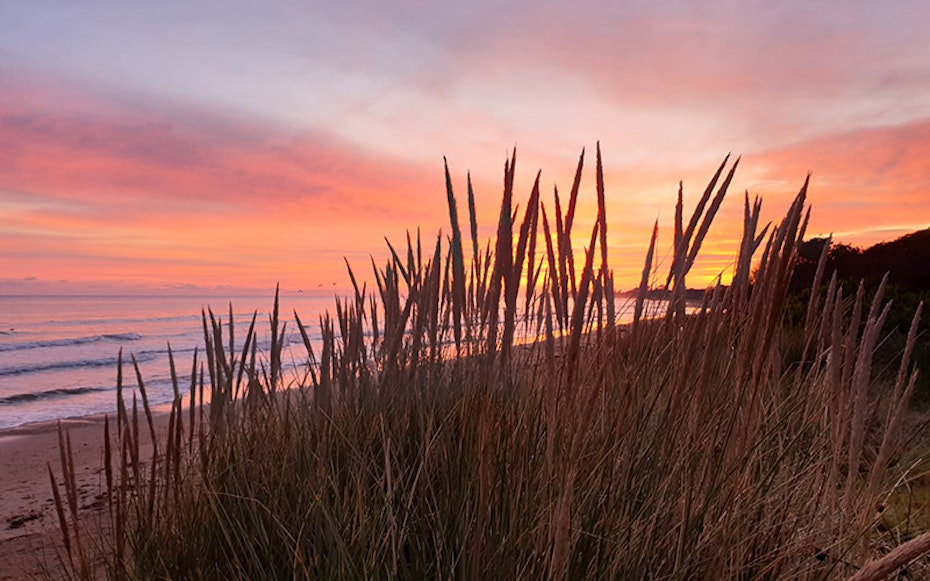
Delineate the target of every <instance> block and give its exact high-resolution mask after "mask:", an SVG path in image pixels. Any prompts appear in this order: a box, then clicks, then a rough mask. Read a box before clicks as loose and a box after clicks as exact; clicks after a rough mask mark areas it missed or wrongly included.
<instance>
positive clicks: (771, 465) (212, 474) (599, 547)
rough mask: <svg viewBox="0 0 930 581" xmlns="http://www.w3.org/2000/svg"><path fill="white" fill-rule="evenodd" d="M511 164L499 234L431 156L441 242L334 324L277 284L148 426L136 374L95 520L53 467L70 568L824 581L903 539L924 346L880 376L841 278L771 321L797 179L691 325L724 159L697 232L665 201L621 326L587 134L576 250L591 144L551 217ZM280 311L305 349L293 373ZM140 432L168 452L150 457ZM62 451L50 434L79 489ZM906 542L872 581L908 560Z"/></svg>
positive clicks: (386, 273)
mask: <svg viewBox="0 0 930 581" xmlns="http://www.w3.org/2000/svg"><path fill="white" fill-rule="evenodd" d="M515 164H516V154H514V156H513V157H512V158H511V159H509V160H508V161H507V162H506V164H505V170H504V192H503V198H502V203H501V208H500V218H499V223H498V228H497V235H496V237H495V238H494V240H492V241H490V242H488V243H486V244H483V243H482V241H480V240H478V236H477V231H478V229H477V224H476V222H475V214H476V213H475V203H474V195H473V192H472V188H471V183H470V181H469V183H468V191H467V200H468V216H469V222H468V228H467V229H465V230H463V228H462V227H461V225H460V220H459V209H458V205H457V204H458V199H457V197H456V196H455V194H454V193H453V187H452V180H451V177H450V175H449V171H448V168H447V169H446V184H447V190H448V192H447V193H448V204H449V217H450V224H451V228H450V233H449V234H448V235H446V236H443V235H440V236H438V237H437V238H436V240H435V241H426V242H425V243H424V241H423V240H422V239H421V236H420V235H419V233H418V234H417V235H416V236H415V237H409V236H408V239H407V241H406V245H405V247H400V249H399V250H397V249H395V247H394V246H390V251H391V259H390V260H389V261H388V262H387V263H386V264H384V265H378V264H375V263H374V262H372V276H373V278H374V281H375V282H374V284H375V287H374V288H372V289H369V288H367V286H365V285H361V286H359V285H358V284H357V283H356V281H357V280H358V279H357V278H356V276H355V273H354V272H353V270H352V268H351V267H349V273H350V275H351V278H352V282H353V284H354V285H355V291H354V296H352V297H350V298H348V299H347V300H337V301H336V304H335V311H334V315H330V314H326V315H324V316H322V317H321V318H320V320H319V322H318V324H319V328H320V330H321V332H322V348H314V344H313V343H312V342H311V340H310V332H309V331H308V326H307V325H308V324H309V322H305V321H303V320H301V318H300V314H299V313H296V312H295V313H294V316H293V320H292V321H284V317H282V315H281V313H279V309H278V304H277V297H276V298H275V307H274V309H273V314H272V316H271V317H270V319H269V321H268V325H267V329H266V330H265V331H260V329H259V327H260V325H257V324H256V321H255V319H254V318H253V321H252V324H251V325H250V326H249V328H248V329H246V330H245V333H244V334H243V333H242V332H241V330H236V329H234V327H233V324H232V313H231V312H230V315H229V318H228V320H226V319H224V318H223V317H222V316H217V315H216V314H214V313H213V312H209V311H208V312H206V313H204V318H203V320H204V339H205V344H204V349H203V351H202V352H200V353H199V354H195V355H194V359H193V361H192V363H191V377H192V379H191V383H190V385H189V391H188V393H189V394H190V395H189V396H187V397H182V395H181V393H182V390H181V389H180V386H178V381H177V379H176V378H177V374H176V373H175V369H174V365H175V363H174V360H173V358H172V361H171V366H172V375H173V377H175V401H174V403H173V406H172V409H171V416H170V420H169V429H168V432H167V435H166V437H164V438H163V439H160V440H159V439H158V437H157V434H156V432H155V429H154V428H153V427H152V418H151V412H150V409H149V405H148V402H147V400H146V397H145V391H144V382H143V378H142V377H141V376H138V373H137V378H136V381H137V382H138V385H139V387H140V391H141V395H142V401H141V406H142V410H141V412H140V410H139V405H138V404H137V402H136V401H135V400H134V401H133V402H132V403H131V405H130V404H127V402H125V401H124V400H123V396H122V391H120V396H119V402H118V406H119V410H118V413H117V416H116V418H115V421H113V422H109V421H108V422H107V425H106V434H105V438H106V454H105V455H106V457H105V468H106V470H105V474H106V492H107V495H108V496H107V498H108V500H109V502H108V511H107V513H106V515H105V518H104V520H105V522H104V523H102V525H101V526H99V527H97V528H96V529H94V530H95V532H96V534H94V535H91V534H90V533H89V532H88V531H87V530H82V528H83V525H82V524H81V522H80V521H79V519H77V518H76V511H73V512H71V513H69V510H68V507H69V506H72V505H73V498H74V497H73V494H75V493H74V491H73V490H72V489H71V487H68V486H64V487H63V490H64V494H63V496H62V497H61V498H59V497H58V496H57V495H58V487H57V486H54V485H55V482H56V479H55V477H54V475H53V474H51V473H50V476H51V478H52V482H53V488H54V490H55V491H56V501H57V502H58V506H59V516H60V521H61V528H62V532H63V536H64V541H65V550H64V552H63V554H62V564H63V568H64V570H65V571H66V573H67V574H69V575H71V576H73V577H75V578H88V577H92V576H94V575H98V576H99V575H106V576H108V577H112V578H248V579H284V578H293V577H299V578H304V577H312V578H365V579H368V578H407V579H418V578H478V579H487V578H491V579H493V578H527V579H537V578H582V577H589V578H613V579H620V578H653V579H660V578H672V579H693V578H719V579H722V578H739V579H750V578H833V577H845V576H848V575H851V574H853V573H855V572H856V571H857V570H858V569H859V568H860V567H861V566H862V565H864V564H865V563H867V562H868V561H870V560H876V559H880V558H882V557H883V555H884V554H885V553H886V552H887V549H888V548H890V545H891V544H892V543H893V542H894V539H900V538H901V537H900V534H899V533H900V530H899V529H898V525H894V526H893V529H894V530H889V529H888V524H887V523H888V521H887V519H886V520H882V516H881V514H880V508H881V507H882V506H884V505H885V504H887V503H888V502H889V499H892V498H894V499H895V500H894V502H893V503H894V504H895V506H899V505H900V503H901V491H902V490H904V489H906V487H907V486H908V484H909V483H910V482H911V481H912V480H914V479H915V478H917V477H918V476H920V475H921V474H922V472H923V471H925V470H926V467H925V464H924V463H923V461H922V460H921V459H920V458H916V457H915V456H914V455H913V454H907V453H905V452H907V450H905V449H904V444H905V442H906V441H907V436H908V433H907V430H906V429H905V425H906V422H904V421H903V419H904V417H905V415H906V413H907V408H908V401H909V398H910V396H911V393H912V391H913V386H914V382H915V375H914V374H913V373H912V372H911V363H910V361H909V358H910V349H911V346H912V345H913V343H914V337H913V333H912V336H911V337H910V338H909V341H908V348H907V349H906V350H905V352H904V353H902V356H901V359H900V371H899V373H898V374H897V376H896V381H895V383H894V385H892V386H890V387H888V388H880V386H877V385H876V382H875V381H874V380H873V378H872V373H871V360H872V352H873V350H874V349H875V346H876V343H877V342H878V341H879V340H880V338H881V329H882V323H883V322H884V318H885V317H886V315H887V308H886V307H884V306H883V304H882V298H881V292H879V293H877V295H876V296H875V299H874V300H873V301H872V303H871V304H864V300H863V292H862V290H861V289H859V290H858V293H857V292H856V289H846V288H842V287H840V286H839V285H837V284H835V281H834V282H833V283H831V284H829V285H828V286H827V290H826V292H825V293H820V292H817V291H818V289H820V288H821V287H822V285H821V282H822V281H823V280H824V279H825V278H826V277H827V276H828V275H829V273H825V272H823V268H821V269H819V270H818V274H817V280H815V282H814V285H813V291H812V293H811V299H810V303H809V307H808V310H807V317H806V320H805V322H804V325H803V327H802V328H800V329H798V328H790V327H788V326H787V325H786V323H785V322H784V316H783V307H784V305H785V300H786V292H787V285H788V282H789V279H790V276H791V272H792V268H793V264H794V262H795V259H796V254H797V249H798V247H799V244H800V242H801V240H802V239H803V236H804V231H805V227H806V224H807V218H808V215H809V209H808V207H807V206H806V195H807V183H805V184H804V185H803V187H802V188H801V190H800V192H799V194H798V196H797V198H796V199H795V200H794V202H793V203H792V205H791V206H790V208H789V209H788V210H787V212H786V213H785V215H784V218H783V219H782V220H781V221H780V222H779V223H777V224H775V225H770V226H765V227H762V226H761V224H760V214H761V201H759V200H756V201H754V202H753V203H750V201H749V199H748V197H747V198H746V199H745V201H744V204H745V219H744V228H743V237H742V241H741V242H740V244H739V246H738V249H737V256H736V258H735V269H734V272H735V274H734V278H733V281H732V283H731V284H730V285H729V286H727V287H723V286H719V287H716V288H711V289H708V291H707V293H706V294H705V295H704V299H703V302H702V303H701V305H700V306H699V308H697V309H696V310H695V312H693V313H688V312H687V311H686V309H685V302H684V290H685V288H686V277H687V274H688V272H689V270H690V269H691V268H692V266H693V264H694V262H695V260H696V258H697V256H698V255H699V252H700V247H701V244H702V242H703V240H704V239H705V236H706V235H707V233H708V230H709V228H710V225H711V223H712V221H713V219H714V216H715V214H716V212H717V210H718V209H719V208H720V205H721V203H722V201H723V199H724V196H725V195H726V193H727V189H728V187H729V185H730V182H731V179H732V177H733V173H734V171H735V170H736V166H737V164H738V160H737V162H736V163H730V162H729V160H728V159H727V160H724V162H723V163H722V164H721V165H720V167H719V169H718V170H717V171H716V173H715V174H714V176H713V178H712V179H711V181H710V183H709V184H708V186H707V188H706V190H705V191H704V192H703V194H702V196H701V198H700V199H699V201H698V203H697V204H696V208H695V211H694V213H693V215H692V216H691V217H690V219H689V220H688V221H687V223H686V222H685V216H684V211H683V209H684V201H683V196H682V193H681V192H679V197H678V204H677V207H676V214H675V224H674V248H673V253H672V256H673V259H672V261H671V266H670V269H669V272H668V273H659V272H656V271H655V269H654V265H655V263H656V260H655V254H656V251H657V232H658V224H657V225H656V228H655V230H654V233H653V237H652V240H651V243H650V246H649V251H648V254H647V258H646V263H645V267H644V269H643V275H642V282H641V285H640V287H639V292H638V295H637V296H636V298H635V304H634V306H633V310H634V320H633V322H632V323H631V324H630V325H627V326H617V325H616V324H615V322H616V316H617V313H618V305H617V304H616V298H615V296H616V295H615V293H614V286H613V277H612V273H611V270H610V267H609V264H610V263H609V260H608V252H607V244H606V231H607V216H606V203H605V197H606V196H605V187H604V182H603V171H602V164H601V158H600V150H599V148H598V151H597V156H596V163H595V166H596V167H595V173H596V192H597V201H598V214H597V217H596V219H595V221H594V224H593V226H592V229H591V231H590V232H589V233H586V234H585V237H584V238H583V242H584V243H585V244H586V245H585V252H584V260H583V262H582V261H579V262H577V263H576V261H575V255H574V252H573V249H574V248H576V247H577V246H578V244H577V242H576V240H575V236H574V235H575V231H574V230H575V226H576V223H575V216H574V214H575V208H576V202H577V199H578V195H579V189H580V182H581V177H582V173H583V167H584V153H582V156H581V158H580V159H579V162H578V168H577V172H576V175H575V179H574V182H573V185H572V189H571V190H570V193H569V196H568V204H567V208H566V209H565V211H564V212H563V209H562V200H560V198H559V195H558V191H556V192H555V193H554V198H553V205H552V206H547V205H546V203H544V202H543V196H542V195H541V192H540V186H539V179H538V177H537V180H536V182H535V184H534V185H533V187H532V190H531V193H530V196H529V198H528V200H527V202H526V203H525V204H524V205H523V209H522V210H519V209H515V206H514V196H515V193H514V168H515ZM347 266H348V265H347ZM657 282H659V283H661V282H667V284H668V288H669V291H668V294H667V298H668V301H667V303H666V305H667V306H666V307H665V309H664V310H663V312H660V313H656V312H650V309H649V308H648V304H649V303H648V301H647V300H646V299H647V295H648V294H649V293H648V291H650V289H652V288H654V287H655V285H656V283H657ZM918 317H919V312H918V313H917V314H916V315H915V321H916V320H917V318H918ZM288 324H290V325H291V328H292V329H293V327H294V326H296V327H297V330H298V331H299V332H300V335H301V336H302V337H303V340H304V342H305V347H306V361H305V362H304V364H303V365H302V366H301V367H300V368H299V369H297V370H289V371H288V372H286V371H287V370H286V369H285V368H286V367H287V366H286V365H285V363H284V362H283V358H282V348H283V344H284V342H285V341H286V337H287V334H286V327H287V325H288ZM237 333H238V334H237ZM262 333H267V334H268V335H267V336H268V337H269V338H270V345H271V347H270V349H269V350H268V351H267V352H265V353H263V352H261V351H260V350H259V348H258V345H259V342H260V341H259V335H260V334H262ZM527 338H536V339H535V340H527ZM789 352H790V353H791V354H792V355H791V356H789V355H788V354H789ZM798 354H799V355H798ZM121 369H122V366H121ZM295 376H296V377H298V380H292V379H291V380H288V379H287V378H292V377H295ZM120 383H121V385H122V375H120ZM285 388H287V389H285ZM205 392H208V393H209V398H208V399H209V400H210V404H209V405H204V403H203V402H204V400H205V397H204V393H205ZM140 416H144V419H143V418H141V417H140ZM142 438H151V439H153V441H155V442H156V444H155V446H154V452H153V454H152V457H150V458H142V457H140V454H139V443H140V439H142ZM68 455H69V454H68V439H67V435H66V434H63V436H62V466H61V469H62V473H63V474H62V479H63V480H64V481H65V482H66V483H67V482H69V481H71V482H73V478H70V474H71V473H73V470H72V471H71V473H69V465H68ZM905 460H906V462H904V461H905ZM72 508H73V507H72ZM899 522H900V521H899ZM882 525H883V526H882ZM920 532H921V531H917V533H913V531H911V533H912V534H911V535H910V536H911V537H914V536H917V535H919V533H920ZM896 534H897V535H898V536H897V537H896V536H895V535H896ZM909 538H910V537H909ZM922 539H926V536H917V538H916V539H915V541H916V543H917V544H911V545H910V546H909V547H910V548H907V547H904V548H903V549H902V550H899V551H897V552H896V553H892V554H889V555H888V556H887V557H885V561H881V562H878V563H872V564H870V565H869V567H872V569H868V568H866V569H864V570H863V571H861V574H862V575H864V576H865V577H864V578H874V577H868V575H871V574H872V573H870V571H879V572H883V571H895V570H897V569H898V568H899V567H901V566H903V565H906V564H907V562H910V561H912V560H913V559H914V558H916V557H919V556H920V555H921V554H922V553H923V552H925V550H926V547H925V545H926V544H927V542H926V540H922ZM901 540H907V539H901ZM921 542H922V543H923V544H920V543H921ZM902 555H903V557H902ZM902 559H903V560H902Z"/></svg>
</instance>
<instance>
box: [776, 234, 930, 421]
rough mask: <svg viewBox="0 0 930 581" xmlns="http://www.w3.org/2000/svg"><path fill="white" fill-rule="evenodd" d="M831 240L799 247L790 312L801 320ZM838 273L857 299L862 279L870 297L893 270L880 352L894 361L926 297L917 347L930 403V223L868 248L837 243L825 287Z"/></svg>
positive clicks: (924, 396) (923, 395)
mask: <svg viewBox="0 0 930 581" xmlns="http://www.w3.org/2000/svg"><path fill="white" fill-rule="evenodd" d="M826 244H827V239H826V238H812V239H810V240H807V241H805V242H804V243H803V244H802V246H801V249H800V251H799V256H798V264H797V267H796V269H795V271H794V276H793V277H792V279H791V282H790V286H789V295H790V296H789V301H788V305H787V314H788V317H789V319H791V320H793V321H795V322H802V321H803V318H804V313H805V310H806V305H807V299H808V297H809V296H810V290H811V285H813V282H814V276H815V274H816V272H817V263H818V261H819V260H820V256H821V254H822V253H823V249H824V246H825V245H826ZM834 272H835V273H836V277H837V282H838V284H840V285H842V288H843V296H844V297H847V298H848V299H849V300H852V298H853V297H854V296H855V294H856V291H857V289H858V287H859V283H860V282H862V283H863V284H864V288H865V298H866V301H871V299H872V297H873V296H874V295H875V291H876V290H877V288H878V285H879V284H880V282H881V280H882V277H884V276H885V274H886V273H887V274H888V283H887V285H886V288H885V295H884V297H885V298H884V300H885V301H889V300H890V301H892V306H891V310H890V311H889V314H888V320H887V321H886V324H885V331H886V332H887V333H888V335H887V336H886V337H885V339H884V341H882V342H881V344H880V345H879V347H878V349H879V350H878V352H877V353H876V356H877V358H878V360H879V361H881V360H887V361H890V360H891V359H892V358H893V357H895V356H897V355H899V354H900V353H899V352H900V350H901V349H903V345H904V336H905V335H906V333H907V332H908V329H909V328H910V325H911V320H912V319H913V317H914V312H915V311H916V309H917V305H918V304H919V303H920V302H921V301H923V303H924V310H923V315H922V317H921V321H920V326H919V327H918V329H919V331H920V335H918V343H917V346H916V348H915V351H914V362H915V363H916V364H917V366H918V367H919V368H920V379H919V381H918V389H917V394H916V396H917V400H918V401H919V402H920V403H922V404H923V405H928V404H930V228H927V229H926V230H919V231H917V232H912V233H911V234H907V235H905V236H902V237H901V238H898V239H897V240H893V241H891V242H882V243H879V244H876V245H874V246H871V247H869V248H866V249H865V250H863V249H860V248H857V247H855V246H850V245H849V244H842V243H834V244H831V246H830V249H829V250H828V254H827V263H826V269H825V271H824V280H823V282H822V284H823V286H824V287H826V285H827V284H828V283H829V281H830V277H831V276H832V274H833V273H834ZM868 304H869V303H868V302H866V305H868Z"/></svg>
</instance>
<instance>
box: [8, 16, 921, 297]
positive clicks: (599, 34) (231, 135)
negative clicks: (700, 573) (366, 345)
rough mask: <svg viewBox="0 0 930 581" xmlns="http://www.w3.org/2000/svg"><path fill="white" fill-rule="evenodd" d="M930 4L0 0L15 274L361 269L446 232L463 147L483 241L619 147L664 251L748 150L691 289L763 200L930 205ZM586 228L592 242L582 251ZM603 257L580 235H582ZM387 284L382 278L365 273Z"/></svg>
mask: <svg viewBox="0 0 930 581" xmlns="http://www.w3.org/2000/svg"><path fill="white" fill-rule="evenodd" d="M928 21H930V5H928V4H927V3H926V2H922V1H913V2H910V1H898V2H895V1H892V2H885V3H878V2H874V1H860V0H850V1H842V2H841V1H829V2H818V1H815V0H805V1H802V2H792V1H786V2H773V1H753V0H746V1H723V0H708V1H703V2H697V1H689V2H677V1H671V0H664V1H662V0H646V1H623V2H618V1H604V2H586V1H575V2H547V1H540V0H535V1H532V2H531V1H528V0H515V1H512V2H502V1H490V0H473V1H471V2H467V3H455V4H452V3H445V2H435V1H431V2H425V1H422V0H411V1H403V2H384V1H375V0H347V1H341V2H314V1H287V0H276V1H265V2H257V1H253V2H246V1H241V0H227V1H224V2H209V1H198V2H190V1H184V2H179V1H174V0H163V1H160V2H137V1H134V0H122V1H118V2H117V1H104V0H86V1H83V2H73V1H71V0H67V1H46V0H33V1H30V2H21V1H14V0H0V294H22V293H70V292H75V293H88V292H90V293H103V292H127V293H149V292H154V293H198V292H213V291H217V290H221V291H223V292H246V291H256V290H257V291H260V292H270V290H271V289H273V288H274V285H275V284H276V283H280V284H281V286H282V288H283V289H285V291H288V292H296V289H320V288H323V289H329V288H345V287H346V285H347V284H348V277H347V275H346V273H345V263H344V260H343V259H344V258H345V259H347V260H348V261H349V262H350V263H351V264H353V266H354V267H355V268H356V270H357V271H359V272H361V273H364V272H368V271H370V264H371V262H370V260H371V258H374V259H375V260H376V262H378V263H380V262H382V261H383V260H385V259H386V257H387V256H388V251H387V250H386V245H385V242H384V239H385V237H387V238H388V239H390V240H392V241H394V242H398V243H402V242H403V240H404V237H405V235H406V232H407V231H408V230H409V231H411V232H413V233H415V232H416V230H417V228H419V229H420V230H421V232H422V236H423V238H424V239H425V240H435V236H437V234H438V233H439V232H440V231H443V232H448V230H449V229H448V227H447V226H446V224H447V217H448V212H447V209H446V205H445V204H446V201H445V185H444V184H445V182H444V177H443V156H445V157H446V158H447V159H448V161H449V168H450V171H451V172H452V176H453V184H454V186H455V188H456V193H457V195H458V196H459V198H460V204H461V203H464V196H465V180H466V174H467V172H471V176H472V179H473V181H474V184H475V190H476V197H477V205H478V216H479V222H480V223H481V224H482V225H483V227H482V229H481V234H482V236H489V235H490V234H491V232H492V230H493V227H494V225H495V221H496V210H497V206H496V205H497V204H498V203H499V197H500V194H501V187H502V186H501V184H502V175H503V164H504V160H505V159H506V158H507V156H508V155H509V154H510V152H511V151H512V149H513V148H514V147H516V148H517V172H516V199H517V201H518V202H525V200H526V198H527V197H528V196H529V193H530V189H531V187H532V184H533V179H534V177H535V175H536V173H537V172H538V171H539V170H542V179H541V184H542V187H543V194H544V196H543V199H544V201H545V202H546V204H547V206H549V207H551V206H552V192H553V188H554V187H555V186H558V187H559V189H560V191H561V192H563V193H564V192H567V191H568V190H569V189H570V187H571V178H572V175H573V172H574V168H575V164H576V163H577V160H578V156H579V154H580V153H581V151H582V149H583V148H584V149H585V151H586V152H587V155H586V160H587V165H586V170H585V174H584V180H583V182H582V184H583V185H582V194H581V195H582V199H581V200H580V202H579V204H580V205H579V208H580V209H579V212H581V213H580V214H579V221H580V223H579V226H578V228H579V229H580V230H579V231H583V230H584V229H586V228H588V227H589V226H590V223H591V219H592V216H593V213H592V212H593V207H594V205H595V195H594V167H593V159H594V155H593V154H594V150H595V146H596V144H597V143H598V142H599V143H600V146H601V149H602V153H603V159H604V168H605V181H606V189H607V213H608V225H609V226H608V227H609V247H610V255H611V264H612V267H613V268H614V272H615V276H616V279H617V286H618V287H620V288H629V287H632V286H634V285H635V284H636V282H637V279H638V276H639V274H638V273H639V272H641V269H642V266H641V265H642V261H643V259H644V256H645V252H646V248H647V246H648V242H649V235H650V233H651V230H652V225H653V222H655V221H656V220H658V221H659V224H660V245H659V247H660V254H659V255H660V258H662V257H664V259H665V263H664V264H665V265H666V266H667V262H668V260H667V259H668V250H669V246H670V244H671V226H672V222H673V218H674V204H675V199H676V194H677V190H678V183H679V181H682V182H683V184H684V193H685V206H686V210H687V209H689V208H690V207H693V205H694V204H695V203H696V201H697V199H698V198H699V196H700V194H701V192H702V191H703V189H704V186H705V185H706V183H707V180H708V179H709V178H710V176H711V175H712V174H713V172H714V170H715V169H716V167H717V166H718V165H719V163H720V162H721V161H722V160H723V158H724V156H725V155H727V154H728V153H730V152H732V153H733V155H734V156H741V161H740V167H739V169H738V170H737V175H736V179H735V180H734V183H733V185H732V187H731V190H730V194H729V197H728V199H727V200H726V201H725V202H724V205H723V208H722V210H721V213H720V215H719V217H718V220H717V223H716V224H715V225H714V227H713V228H712V229H711V234H710V237H709V239H708V241H707V243H706V244H705V250H704V254H705V256H704V259H703V260H702V262H700V263H699V265H697V266H696V267H695V270H694V271H693V274H692V275H691V277H690V278H689V281H688V282H689V284H690V285H691V286H701V285H702V284H707V283H709V282H710V281H711V280H712V279H713V278H714V277H715V276H717V275H720V274H723V275H724V277H725V276H726V272H727V269H728V268H729V267H730V266H731V263H732V260H733V255H734V254H735V249H736V245H737V241H736V237H737V235H738V232H739V229H740V222H739V220H740V219H741V216H742V203H743V194H744V192H746V191H748V192H749V195H750V196H756V195H758V196H761V197H762V198H763V200H764V202H763V219H764V220H777V219H778V218H779V217H780V216H781V215H782V214H783V213H784V211H785V210H787V208H788V205H789V203H790V201H791V199H792V198H793V197H794V195H795V194H796V193H797V191H798V189H799V188H800V186H801V184H802V183H803V181H804V179H805V177H806V176H807V174H808V172H810V173H811V186H810V191H809V200H810V202H811V203H812V206H813V210H812V218H811V224H810V227H809V233H810V234H812V235H826V234H830V233H833V235H834V238H835V239H837V240H839V241H842V242H845V243H850V244H854V245H858V246H868V245H870V244H873V243H875V242H879V241H883V240H890V239H894V238H896V237H899V236H901V235H903V234H906V233H908V232H911V231H914V230H917V229H922V228H927V227H928V226H930V99H928V98H927V95H930V35H927V34H926V32H925V30H924V29H925V23H926V22H928ZM586 238H587V236H586V235H584V234H582V235H577V236H576V240H577V244H579V245H581V244H584V241H585V240H586ZM576 250H578V251H581V248H580V247H579V248H578V249H576ZM360 276H362V277H363V278H364V274H360Z"/></svg>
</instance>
